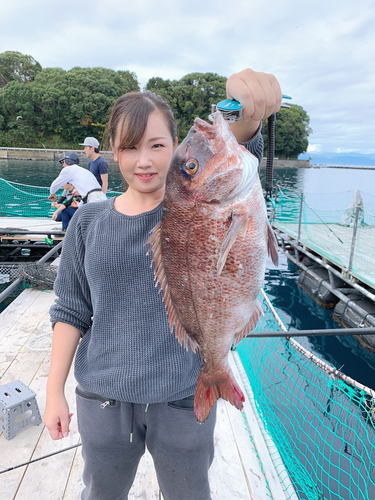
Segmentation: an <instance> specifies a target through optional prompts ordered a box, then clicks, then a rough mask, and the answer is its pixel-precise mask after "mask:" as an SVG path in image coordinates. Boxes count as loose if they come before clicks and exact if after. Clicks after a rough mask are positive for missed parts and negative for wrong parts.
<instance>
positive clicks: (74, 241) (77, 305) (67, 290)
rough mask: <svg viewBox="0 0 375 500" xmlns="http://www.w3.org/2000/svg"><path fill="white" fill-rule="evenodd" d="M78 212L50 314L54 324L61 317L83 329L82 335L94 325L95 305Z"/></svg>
mask: <svg viewBox="0 0 375 500" xmlns="http://www.w3.org/2000/svg"><path fill="white" fill-rule="evenodd" d="M77 215H78V214H77ZM77 215H76V216H75V217H73V218H72V220H71V222H70V224H69V227H68V230H67V232H66V235H65V237H64V244H63V249H62V254H61V259H60V264H59V269H58V273H57V278H56V281H55V286H54V290H55V293H56V295H57V297H58V298H57V300H56V301H55V303H54V305H53V306H52V307H51V309H50V317H51V322H52V325H53V326H54V325H55V323H56V322H57V321H61V322H62V323H67V324H69V325H72V326H74V327H75V328H77V329H78V330H80V332H81V334H82V336H83V335H84V334H85V333H86V332H87V330H88V329H89V328H90V327H91V322H92V321H91V318H92V315H93V309H92V303H91V294H90V288H89V285H88V282H87V278H86V273H85V269H84V260H85V242H84V237H83V235H82V225H83V224H80V218H79V217H77Z"/></svg>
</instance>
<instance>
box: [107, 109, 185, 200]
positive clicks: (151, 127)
mask: <svg viewBox="0 0 375 500" xmlns="http://www.w3.org/2000/svg"><path fill="white" fill-rule="evenodd" d="M119 139H120V138H119V137H116V139H115V144H114V147H113V156H114V160H115V161H117V162H118V164H119V167H120V171H121V174H122V176H123V177H124V179H125V181H126V182H127V184H128V186H129V189H132V190H136V191H138V192H141V193H155V192H157V191H164V187H165V181H166V177H167V173H168V168H169V165H170V163H171V159H172V156H173V152H174V150H175V149H176V146H175V144H174V143H173V139H172V136H171V133H170V131H169V128H168V126H167V124H166V121H165V119H164V117H163V115H162V114H161V113H160V112H159V111H153V112H152V113H150V115H149V118H148V122H147V127H146V130H145V133H144V136H143V138H142V140H141V142H140V143H139V144H137V145H136V146H134V147H132V148H130V149H125V150H123V151H118V150H117V149H116V144H119V143H120V140H119Z"/></svg>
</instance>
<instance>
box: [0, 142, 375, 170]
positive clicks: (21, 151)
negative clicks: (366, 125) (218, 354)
mask: <svg viewBox="0 0 375 500" xmlns="http://www.w3.org/2000/svg"><path fill="white" fill-rule="evenodd" d="M65 151H66V150H63V149H33V148H5V147H0V161H1V160H34V161H35V160H37V161H59V160H60V159H61V158H62V157H63V156H64V153H65ZM74 151H75V152H76V153H77V154H78V156H79V158H80V161H81V162H82V163H85V162H87V158H86V156H85V154H84V153H83V149H78V150H77V149H76V150H74ZM100 154H101V156H103V157H104V158H105V159H106V160H107V162H109V163H115V162H114V160H113V153H112V151H100ZM266 163H267V158H263V159H262V163H261V168H265V167H266ZM273 166H274V168H275V169H278V168H343V169H351V170H375V166H371V167H367V166H365V165H363V166H362V165H361V166H357V165H324V164H323V165H322V164H313V163H310V160H296V159H293V160H285V159H278V158H275V159H274V161H273Z"/></svg>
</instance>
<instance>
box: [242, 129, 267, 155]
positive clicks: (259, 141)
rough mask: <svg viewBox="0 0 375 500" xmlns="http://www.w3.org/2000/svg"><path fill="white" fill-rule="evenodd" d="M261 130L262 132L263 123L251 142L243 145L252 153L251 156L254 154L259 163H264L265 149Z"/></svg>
mask: <svg viewBox="0 0 375 500" xmlns="http://www.w3.org/2000/svg"><path fill="white" fill-rule="evenodd" d="M261 130H262V122H260V125H259V128H258V130H257V132H256V134H255V135H254V137H252V138H251V139H250V140H249V141H247V142H243V143H242V145H243V146H244V147H245V148H246V149H247V150H248V151H250V153H251V154H253V155H254V156H255V157H256V158H258V160H259V163H260V162H261V161H262V158H263V148H264V142H263V136H262V133H261Z"/></svg>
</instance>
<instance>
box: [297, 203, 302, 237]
mask: <svg viewBox="0 0 375 500" xmlns="http://www.w3.org/2000/svg"><path fill="white" fill-rule="evenodd" d="M302 210H303V193H301V199H300V203H299V220H298V235H297V241H298V243H300V237H301V225H302Z"/></svg>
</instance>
